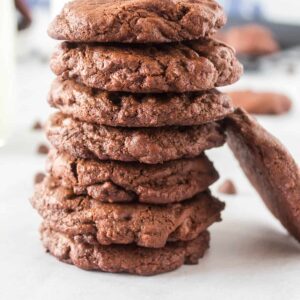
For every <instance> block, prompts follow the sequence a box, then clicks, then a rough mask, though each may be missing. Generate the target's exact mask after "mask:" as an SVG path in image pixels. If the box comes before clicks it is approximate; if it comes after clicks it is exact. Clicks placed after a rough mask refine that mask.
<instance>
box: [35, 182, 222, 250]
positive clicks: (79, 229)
mask: <svg viewBox="0 0 300 300" xmlns="http://www.w3.org/2000/svg"><path fill="white" fill-rule="evenodd" d="M31 202H32V205H33V207H34V208H35V209H37V210H38V212H39V213H40V215H41V216H42V217H43V218H44V221H45V224H47V225H49V226H50V227H51V228H53V229H54V230H57V231H59V232H62V233H65V234H69V235H82V234H88V235H90V236H93V237H95V239H97V240H98V242H99V243H100V244H101V245H110V244H131V243H136V244H137V245H139V246H143V247H149V248H161V247H164V246H165V244H166V242H167V241H170V242H174V241H188V240H192V239H195V238H196V237H197V236H198V235H199V234H200V233H201V232H202V231H204V230H206V229H207V228H208V227H209V226H210V225H212V224H213V223H214V222H217V221H219V220H220V212H221V211H222V210H223V208H224V204H223V203H222V202H220V201H218V200H217V199H215V198H213V197H212V196H211V195H210V194H209V193H202V194H198V195H197V196H195V197H194V198H193V199H191V200H189V201H184V202H182V203H180V204H169V205H145V204H138V203H135V204H116V203H113V204H111V203H103V202H99V201H97V200H94V199H92V198H90V197H89V196H76V195H74V193H73V191H72V190H70V189H66V188H63V187H61V186H58V185H57V183H56V182H55V181H54V180H53V179H52V178H51V177H48V178H46V179H45V180H44V181H43V182H42V183H41V184H38V185H36V191H35V194H34V196H33V198H32V199H31Z"/></svg>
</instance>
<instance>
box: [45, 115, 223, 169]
mask: <svg viewBox="0 0 300 300" xmlns="http://www.w3.org/2000/svg"><path fill="white" fill-rule="evenodd" d="M46 133H47V136H48V139H49V141H50V142H51V143H52V145H53V146H54V147H55V148H56V149H57V150H59V151H60V152H67V153H68V154H70V155H72V156H74V157H78V158H84V159H95V158H96V159H97V158H98V159H100V160H107V159H111V160H120V161H139V162H141V163H146V164H157V163H163V162H165V161H170V160H176V159H180V158H188V157H196V156H198V155H200V154H201V153H202V152H203V151H204V150H207V149H210V148H214V147H218V146H222V145H223V144H224V142H225V135H224V133H223V129H222V128H221V127H220V125H219V124H217V123H208V124H204V125H199V126H193V127H161V128H119V127H118V128H117V127H108V126H101V125H95V124H91V123H85V122H81V121H79V120H75V119H72V118H70V117H67V116H65V115H63V114H61V113H57V114H54V115H53V116H52V117H51V118H50V119H49V122H48V124H47V126H46Z"/></svg>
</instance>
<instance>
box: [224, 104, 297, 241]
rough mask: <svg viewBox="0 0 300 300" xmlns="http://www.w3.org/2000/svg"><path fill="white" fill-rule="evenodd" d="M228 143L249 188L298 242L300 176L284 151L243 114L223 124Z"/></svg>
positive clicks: (229, 118)
mask: <svg viewBox="0 0 300 300" xmlns="http://www.w3.org/2000/svg"><path fill="white" fill-rule="evenodd" d="M226 126H227V134H228V143H229V146H230V148H231V149H232V150H233V152H234V154H235V156H236V157H237V159H238V160H239V162H240V164H241V167H242V168H243V170H244V172H245V173H246V175H247V176H248V178H249V179H250V181H251V183H252V184H253V186H254V187H255V188H256V190H257V191H258V192H259V194H260V195H261V197H262V199H263V200H264V202H265V204H266V205H267V207H268V208H269V209H270V210H271V212H272V213H273V214H274V215H275V217H277V218H278V219H279V220H280V222H281V223H282V225H283V226H284V227H285V228H286V229H287V230H288V231H289V232H290V233H291V234H292V235H293V236H294V237H295V238H296V239H297V240H298V241H300V172H299V167H298V166H297V164H296V163H295V161H294V160H293V158H292V157H291V155H290V154H289V152H288V151H287V149H285V147H284V146H283V145H282V144H281V143H280V142H279V141H278V140H277V139H276V138H274V137H273V136H272V135H271V134H269V133H268V132H267V131H266V130H265V129H263V128H262V127H261V126H260V125H259V124H258V123H257V122H256V121H255V120H254V119H253V118H252V117H251V116H249V115H248V114H247V113H246V112H245V111H243V110H241V109H238V110H236V112H235V113H234V114H232V115H231V116H230V117H228V119H227V120H226Z"/></svg>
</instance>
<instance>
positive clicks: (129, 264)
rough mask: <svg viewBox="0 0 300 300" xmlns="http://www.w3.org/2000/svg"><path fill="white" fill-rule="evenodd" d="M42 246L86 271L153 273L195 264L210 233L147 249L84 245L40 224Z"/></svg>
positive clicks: (206, 244)
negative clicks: (190, 239) (191, 239)
mask: <svg viewBox="0 0 300 300" xmlns="http://www.w3.org/2000/svg"><path fill="white" fill-rule="evenodd" d="M41 238H42V242H43V244H44V247H45V248H46V249H47V251H49V252H50V253H51V254H52V255H53V256H55V257H56V258H57V259H59V260H60V261H63V262H66V263H70V264H74V265H75V266H77V267H79V268H82V269H85V270H99V271H104V272H112V273H131V274H138V275H155V274H159V273H164V272H169V271H172V270H175V269H177V268H179V267H180V266H181V265H183V264H184V263H185V264H197V263H198V260H199V259H200V258H202V257H203V255H204V253H205V251H206V250H207V249H208V248H209V238H210V237H209V233H208V232H207V231H206V232H203V233H202V234H201V235H199V237H197V238H196V239H194V240H193V241H188V242H175V243H168V244H167V245H166V246H165V247H164V248H160V249H149V248H143V247H138V246H135V245H111V246H102V245H99V244H94V245H91V244H87V243H86V242H85V239H84V237H82V236H75V237H71V236H67V235H64V234H62V233H59V232H56V231H54V230H52V229H50V228H49V227H47V226H45V225H43V226H42V227H41Z"/></svg>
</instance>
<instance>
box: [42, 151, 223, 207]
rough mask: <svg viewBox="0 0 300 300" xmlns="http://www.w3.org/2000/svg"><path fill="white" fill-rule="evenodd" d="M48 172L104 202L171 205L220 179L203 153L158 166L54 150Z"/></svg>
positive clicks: (82, 193) (61, 182)
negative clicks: (101, 159) (62, 152)
mask: <svg viewBox="0 0 300 300" xmlns="http://www.w3.org/2000/svg"><path fill="white" fill-rule="evenodd" d="M47 169H48V172H49V173H50V174H51V175H52V176H53V177H55V179H56V180H58V181H59V183H60V184H61V185H62V186H64V187H65V188H72V189H73V192H74V193H75V194H78V195H89V196H90V197H91V198H93V199H95V200H98V201H101V202H111V203H112V202H141V203H150V204H151V203H152V204H167V203H175V202H180V201H182V200H185V199H189V198H192V197H193V196H195V195H196V194H198V193H200V192H203V191H205V190H207V189H208V187H209V186H210V185H211V184H213V183H214V182H215V181H216V180H217V179H218V177H219V176H218V173H217V171H216V170H215V168H214V166H213V164H212V163H211V162H210V161H209V159H208V158H207V157H206V156H205V155H204V154H203V155H201V156H199V157H196V158H191V159H181V160H174V161H170V162H166V163H164V164H158V165H146V164H140V163H135V162H131V163H124V162H117V161H99V160H83V159H76V158H74V157H72V156H70V155H68V154H65V153H64V154H58V153H57V152H56V151H52V152H51V153H50V155H49V159H48V164H47Z"/></svg>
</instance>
